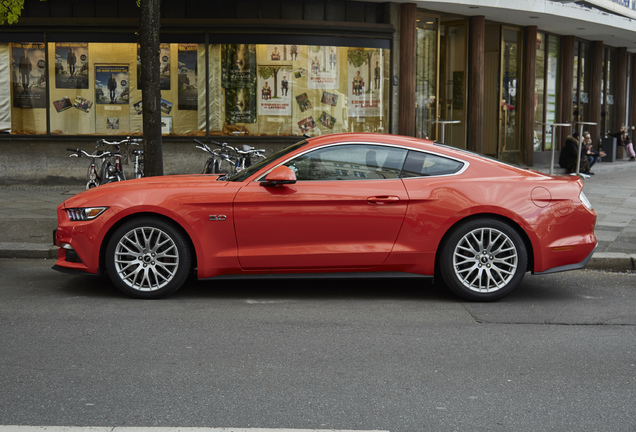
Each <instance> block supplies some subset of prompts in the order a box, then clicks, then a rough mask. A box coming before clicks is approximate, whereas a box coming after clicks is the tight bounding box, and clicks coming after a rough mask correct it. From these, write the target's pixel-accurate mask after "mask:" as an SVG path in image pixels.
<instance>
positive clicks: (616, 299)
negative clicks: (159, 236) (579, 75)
mask: <svg viewBox="0 0 636 432" xmlns="http://www.w3.org/2000/svg"><path fill="white" fill-rule="evenodd" d="M52 264H53V262H52V261H50V260H40V261H38V260H0V275H2V278H1V279H0V329H1V332H0V425H42V426H43V425H57V426H110V427H115V426H165V427H228V428H232V427H234V428H257V427H258V428H289V429H321V430H323V429H324V430H335V429H348V430H386V431H392V432H398V431H400V432H402V431H403V432H406V431H408V432H418V431H538V430H540V431H577V432H581V431H600V430H603V431H631V432H634V431H636V410H635V409H634V407H636V329H635V326H636V274H611V273H602V272H593V271H576V272H570V273H562V274H556V275H549V276H531V275H529V274H528V275H527V276H526V279H525V281H524V283H523V285H522V286H521V287H520V288H519V289H518V290H517V291H516V292H514V293H513V294H512V295H510V296H509V297H507V298H505V299H504V300H502V301H499V302H497V303H487V304H477V303H466V302H462V301H460V300H458V299H457V298H455V297H454V296H452V295H451V294H449V293H447V292H446V291H445V290H442V289H439V288H436V287H434V286H432V285H431V284H430V283H428V282H423V283H422V282H420V281H413V280H394V279H382V280H336V281H333V280H332V281H326V282H325V281H314V282H308V281H247V282H246V281H244V282H239V283H234V282H233V283H229V282H227V281H225V282H223V283H215V282H210V281H207V282H196V281H191V282H190V283H188V284H187V286H186V287H184V288H183V289H182V290H181V291H179V292H178V293H177V294H176V295H174V296H173V297H170V298H169V299H166V300H159V301H140V300H130V299H127V298H125V297H122V296H121V295H120V294H118V293H117V292H116V291H115V290H114V289H113V288H112V287H111V286H110V284H109V283H108V281H107V280H102V279H97V278H93V277H88V276H87V277H81V276H79V277H78V276H69V275H65V274H61V273H57V272H54V271H52V270H50V267H51V265H52Z"/></svg>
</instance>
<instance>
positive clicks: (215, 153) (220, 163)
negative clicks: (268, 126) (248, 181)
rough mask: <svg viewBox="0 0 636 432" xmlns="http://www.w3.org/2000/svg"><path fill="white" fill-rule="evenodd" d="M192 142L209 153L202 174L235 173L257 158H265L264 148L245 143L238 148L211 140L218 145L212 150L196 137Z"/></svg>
mask: <svg viewBox="0 0 636 432" xmlns="http://www.w3.org/2000/svg"><path fill="white" fill-rule="evenodd" d="M194 142H196V143H197V144H199V145H198V146H196V148H198V149H201V150H203V151H205V152H206V153H208V154H209V155H210V157H209V158H208V160H207V161H206V162H205V166H204V167H203V174H235V173H237V172H240V171H242V170H244V169H245V168H247V167H249V166H250V165H252V163H254V162H256V160H257V159H265V150H264V149H256V148H254V147H251V146H248V145H245V144H244V145H242V146H241V148H240V149H239V148H237V147H232V146H230V145H228V144H227V143H218V142H216V141H211V143H212V144H214V145H216V146H218V147H219V148H218V149H214V150H213V149H211V148H210V146H208V145H207V144H205V143H202V142H201V141H199V140H197V139H195V140H194Z"/></svg>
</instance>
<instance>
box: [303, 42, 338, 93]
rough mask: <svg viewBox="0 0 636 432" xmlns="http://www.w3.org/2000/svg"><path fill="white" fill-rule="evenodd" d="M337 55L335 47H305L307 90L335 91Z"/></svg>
mask: <svg viewBox="0 0 636 432" xmlns="http://www.w3.org/2000/svg"><path fill="white" fill-rule="evenodd" d="M337 53H338V48H336V47H324V46H309V47H307V69H308V70H309V74H308V77H307V84H308V86H307V87H308V88H310V89H335V88H338V87H339V85H338V69H339V65H338V54H337Z"/></svg>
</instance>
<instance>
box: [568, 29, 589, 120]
mask: <svg viewBox="0 0 636 432" xmlns="http://www.w3.org/2000/svg"><path fill="white" fill-rule="evenodd" d="M589 58H590V45H589V44H588V43H585V42H582V41H575V42H574V71H573V72H574V76H573V79H574V81H573V82H574V85H573V95H572V119H573V121H574V123H576V122H589V121H590V90H591V83H590V78H589V77H590V75H591V73H590V62H589V61H586V60H587V59H589Z"/></svg>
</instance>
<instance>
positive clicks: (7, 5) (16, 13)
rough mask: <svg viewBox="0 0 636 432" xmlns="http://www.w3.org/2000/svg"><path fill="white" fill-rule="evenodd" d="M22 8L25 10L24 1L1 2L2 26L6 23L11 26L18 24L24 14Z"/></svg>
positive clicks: (10, 0) (6, 0) (2, 0)
mask: <svg viewBox="0 0 636 432" xmlns="http://www.w3.org/2000/svg"><path fill="white" fill-rule="evenodd" d="M22 8H24V0H0V25H2V24H4V23H5V21H6V22H8V23H9V24H15V23H17V22H18V18H20V15H21V14H22Z"/></svg>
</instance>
